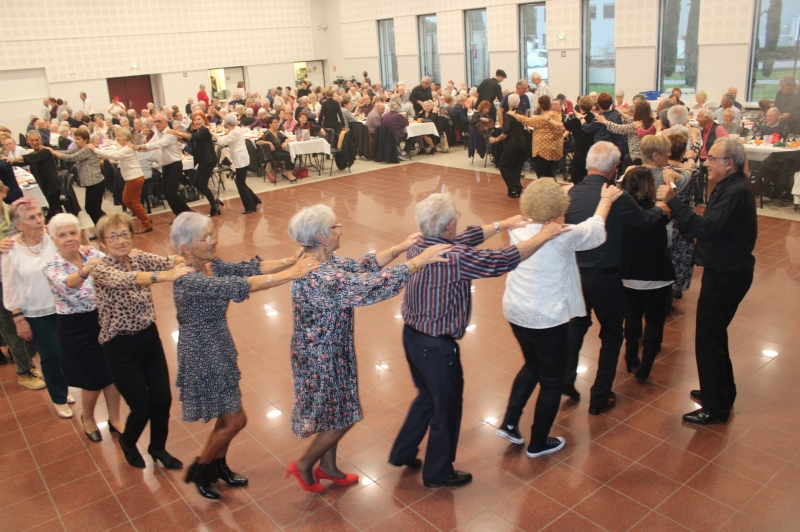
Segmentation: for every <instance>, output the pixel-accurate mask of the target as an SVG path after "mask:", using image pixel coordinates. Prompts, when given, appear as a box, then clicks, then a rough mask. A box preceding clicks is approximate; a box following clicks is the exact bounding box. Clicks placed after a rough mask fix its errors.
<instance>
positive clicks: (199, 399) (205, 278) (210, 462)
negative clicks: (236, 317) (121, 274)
mask: <svg viewBox="0 0 800 532" xmlns="http://www.w3.org/2000/svg"><path fill="white" fill-rule="evenodd" d="M170 239H171V240H172V246H173V247H174V248H175V249H176V250H177V251H178V252H180V254H181V255H182V256H183V257H184V258H185V259H186V262H187V264H189V265H190V266H192V267H193V268H194V270H195V272H196V273H192V274H189V275H185V276H183V277H181V278H180V279H178V280H177V281H175V284H174V285H173V289H172V295H173V297H174V298H175V307H176V309H177V311H178V327H179V331H180V334H179V335H178V378H177V382H176V384H175V385H176V386H177V387H178V388H180V400H181V403H182V410H183V420H184V421H186V422H190V423H191V422H193V421H197V420H198V419H202V420H203V422H204V423H207V422H208V421H209V420H211V419H214V418H216V420H217V421H216V424H215V425H214V430H213V431H212V432H211V435H209V437H208V442H207V443H206V446H205V448H204V449H203V452H202V454H201V455H200V457H198V458H197V459H196V460H195V463H194V464H192V466H191V467H190V468H189V471H188V472H187V474H186V482H187V483H188V482H194V483H195V484H196V485H197V490H198V491H199V492H200V495H202V496H203V497H206V498H207V499H218V498H219V493H218V492H217V491H216V490H215V489H214V488H213V487H211V483H212V482H213V481H214V480H216V479H217V478H221V479H222V480H224V481H225V483H227V484H228V485H230V486H243V485H245V484H247V482H248V480H247V478H245V477H243V476H242V475H240V474H238V473H234V472H233V471H231V470H230V468H229V467H228V464H227V462H226V459H225V457H226V455H227V454H228V446H229V445H230V443H231V440H233V438H234V437H235V436H236V435H237V434H238V433H239V432H240V431H241V430H242V429H243V428H244V426H245V424H246V423H247V416H246V415H245V412H244V409H243V408H242V402H241V397H242V392H241V391H240V390H239V380H240V379H241V373H240V372H239V368H238V367H237V364H236V358H237V356H238V355H237V352H236V346H235V345H234V344H233V338H231V333H230V330H229V329H228V323H227V320H226V317H225V313H226V312H227V310H228V304H229V302H230V301H231V300H233V301H235V302H236V303H241V302H242V301H244V300H245V299H247V298H248V297H249V295H250V293H252V292H256V291H259V290H267V289H269V288H271V287H273V286H278V285H281V284H284V283H286V282H288V281H290V280H292V279H300V278H302V277H303V276H304V275H306V274H307V273H308V272H310V271H311V270H313V269H314V268H316V267H318V266H319V263H317V261H315V260H314V259H310V258H309V259H303V260H302V261H301V262H297V259H298V258H299V256H300V255H301V253H302V251H303V250H302V249H301V250H300V252H298V253H297V254H296V255H295V256H294V257H292V258H288V259H280V260H263V261H262V260H260V259H259V258H258V257H256V258H254V259H252V260H251V261H250V262H241V263H238V264H235V263H231V262H224V261H222V260H221V259H219V258H217V237H216V233H215V231H214V224H213V222H212V221H211V219H209V218H208V217H206V216H203V215H201V214H198V213H190V212H184V213H181V214H180V215H178V217H177V218H176V219H175V222H174V223H173V224H172V231H171V232H170Z"/></svg>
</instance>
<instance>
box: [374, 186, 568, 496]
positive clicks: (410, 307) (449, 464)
mask: <svg viewBox="0 0 800 532" xmlns="http://www.w3.org/2000/svg"><path fill="white" fill-rule="evenodd" d="M458 217H459V213H458V211H456V208H455V205H454V204H453V202H452V201H450V199H449V197H448V195H447V194H432V195H431V196H429V197H428V198H426V199H424V200H423V201H421V202H420V203H419V204H418V205H417V207H416V218H417V225H418V226H419V228H420V231H422V234H423V236H421V237H420V238H419V240H418V241H417V243H416V244H414V245H413V246H411V248H410V249H409V250H408V252H407V254H408V257H409V258H412V257H415V256H416V255H418V254H420V253H421V252H422V251H423V250H424V249H425V248H427V247H429V246H433V245H436V244H444V243H446V244H452V245H453V248H452V250H451V251H449V252H448V253H447V254H446V255H445V256H446V257H447V258H448V259H449V261H448V262H439V263H436V264H434V265H429V266H428V267H427V268H425V269H424V270H423V271H421V272H419V273H418V274H417V275H415V276H413V277H412V278H411V280H410V281H409V282H408V284H407V285H406V294H405V298H404V300H403V308H402V313H403V320H404V321H405V323H406V325H405V327H404V328H403V347H404V348H405V351H406V359H407V360H408V364H409V366H410V367H411V375H412V377H413V379H414V384H415V385H416V387H417V389H418V390H419V393H418V395H417V398H416V399H415V400H414V402H413V403H412V404H411V409H410V410H409V412H408V416H407V417H406V421H405V423H404V424H403V427H402V429H400V433H399V434H398V435H397V439H396V440H395V443H394V446H393V447H392V451H391V454H390V455H389V462H390V463H392V464H393V465H396V466H403V465H407V466H409V467H411V468H418V467H420V466H421V461H420V460H419V459H418V458H416V456H417V452H418V451H419V444H420V442H421V441H422V438H423V437H424V436H425V432H426V431H427V430H428V426H429V425H430V435H429V437H428V448H427V450H426V454H425V467H424V468H423V470H422V480H423V482H424V484H425V486H427V487H429V488H436V487H441V486H451V487H454V486H460V485H463V484H466V483H468V482H470V481H471V480H472V475H471V474H470V473H467V472H464V471H457V470H455V469H453V462H455V459H456V447H457V445H458V434H459V431H460V429H461V409H462V402H463V399H462V393H463V390H464V375H463V372H462V369H461V359H460V352H459V347H458V343H457V342H456V340H458V339H460V338H462V337H463V336H464V332H465V330H466V328H467V325H468V324H469V318H470V311H471V296H470V287H471V281H472V280H473V279H481V278H484V277H499V276H500V275H503V274H504V273H507V272H510V271H511V270H513V269H514V268H516V267H517V265H518V264H519V263H520V262H521V261H523V260H525V259H527V258H528V257H530V256H531V255H533V254H534V253H535V252H536V251H537V250H538V249H539V248H540V247H541V246H542V245H544V244H545V243H546V242H547V241H549V240H551V239H553V238H555V237H556V236H558V235H560V234H561V233H563V232H564V231H565V230H566V229H564V228H563V227H562V226H561V225H560V224H555V223H547V224H545V225H544V227H543V228H542V231H541V232H540V233H539V234H537V235H536V236H534V237H533V238H531V239H529V240H526V241H524V242H521V243H520V244H518V245H516V246H508V247H504V248H498V249H475V246H478V245H480V244H482V243H483V242H484V241H485V240H486V239H487V238H489V237H491V236H492V235H495V234H497V233H499V232H500V231H502V230H506V229H513V228H515V227H523V226H524V225H525V224H526V223H527V222H526V220H525V219H523V217H522V216H521V215H517V216H514V217H512V218H509V219H507V220H503V221H502V222H493V223H492V224H489V225H485V226H483V227H481V226H477V225H473V226H469V227H467V229H466V230H465V231H462V232H461V233H456V224H457V219H458Z"/></svg>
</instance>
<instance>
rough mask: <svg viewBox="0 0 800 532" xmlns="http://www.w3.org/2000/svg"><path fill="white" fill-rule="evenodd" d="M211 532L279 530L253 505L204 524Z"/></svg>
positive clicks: (267, 531)
mask: <svg viewBox="0 0 800 532" xmlns="http://www.w3.org/2000/svg"><path fill="white" fill-rule="evenodd" d="M206 528H208V530H210V531H212V532H234V531H241V530H263V531H265V532H272V531H273V530H279V528H278V525H276V524H275V522H274V521H273V520H272V519H270V517H269V516H268V515H267V514H266V513H265V512H264V511H263V510H262V509H261V507H260V506H258V505H257V504H255V503H252V504H248V505H247V506H244V507H242V508H239V509H238V510H234V511H233V512H230V513H228V514H226V515H223V516H222V517H220V518H218V519H215V520H213V521H211V522H209V523H207V524H206Z"/></svg>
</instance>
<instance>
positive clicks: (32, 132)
mask: <svg viewBox="0 0 800 532" xmlns="http://www.w3.org/2000/svg"><path fill="white" fill-rule="evenodd" d="M31 137H39V138H42V135H41V134H40V133H39V132H38V131H36V130H35V129H31V130H30V131H28V134H27V135H25V138H26V139H29V138H31Z"/></svg>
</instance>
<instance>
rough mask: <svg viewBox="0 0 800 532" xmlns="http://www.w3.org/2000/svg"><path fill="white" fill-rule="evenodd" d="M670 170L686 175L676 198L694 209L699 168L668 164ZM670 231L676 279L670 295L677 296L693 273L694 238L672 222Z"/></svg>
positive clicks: (689, 282) (689, 281)
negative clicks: (672, 228)
mask: <svg viewBox="0 0 800 532" xmlns="http://www.w3.org/2000/svg"><path fill="white" fill-rule="evenodd" d="M669 168H670V169H671V170H674V171H675V172H678V173H679V174H681V176H688V179H687V180H686V181H685V183H684V184H683V186H682V187H679V188H678V189H677V191H676V195H677V196H678V199H679V200H681V201H682V202H684V203H685V204H686V205H688V206H689V207H691V208H692V210H694V207H695V203H694V192H695V185H696V184H697V180H698V178H699V176H700V170H699V169H698V168H694V169H693V170H691V171H689V170H686V169H684V168H681V167H679V166H675V165H672V164H671V165H669ZM673 227H674V230H673V231H672V242H671V243H670V251H671V254H672V265H673V266H674V267H675V275H677V280H676V281H675V282H674V283H672V295H674V296H678V295H679V294H680V293H681V292H685V291H686V290H688V289H689V285H690V284H691V283H692V275H693V274H694V238H692V237H691V236H689V235H687V234H686V233H684V232H682V231H681V230H680V228H679V227H678V225H677V224H674V226H673Z"/></svg>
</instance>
